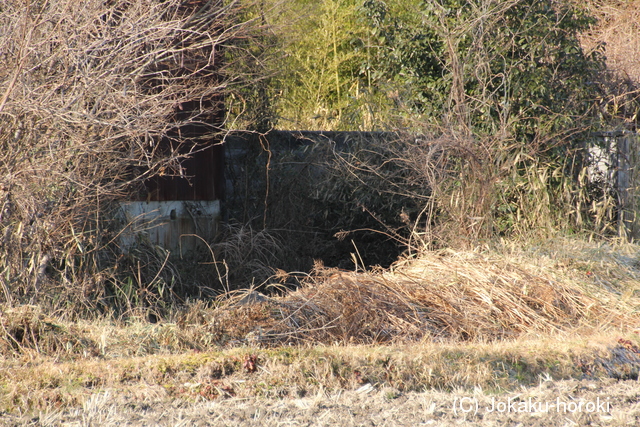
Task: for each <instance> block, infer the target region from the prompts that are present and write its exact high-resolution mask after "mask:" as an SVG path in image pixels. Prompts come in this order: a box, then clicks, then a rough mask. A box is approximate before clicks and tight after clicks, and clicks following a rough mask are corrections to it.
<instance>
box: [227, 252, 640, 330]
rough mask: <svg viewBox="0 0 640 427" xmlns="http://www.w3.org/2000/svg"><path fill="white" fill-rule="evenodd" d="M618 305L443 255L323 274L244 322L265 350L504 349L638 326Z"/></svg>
mask: <svg viewBox="0 0 640 427" xmlns="http://www.w3.org/2000/svg"><path fill="white" fill-rule="evenodd" d="M616 304H617V306H616V305H614V304H613V303H612V301H607V302H603V301H602V300H601V299H599V298H598V297H597V296H595V295H591V294H589V293H588V292H587V291H585V290H584V289H583V288H582V287H580V286H579V285H578V284H576V283H575V282H572V281H570V280H565V279H563V278H560V279H558V278H556V277H554V276H553V275H552V274H550V273H547V272H543V271H537V269H535V268H533V267H531V266H527V265H518V264H516V263H514V262H510V261H508V260H505V259H504V258H498V257H491V256H484V255H481V254H478V253H473V252H465V253H446V252H438V253H425V254H423V255H422V256H420V257H419V258H417V259H413V260H405V261H402V262H399V263H397V264H396V265H395V266H394V268H393V269H392V270H391V271H387V272H382V273H372V272H365V273H355V272H345V271H338V270H335V269H320V270H318V271H317V272H316V275H315V276H312V278H311V279H310V280H308V281H307V282H306V284H305V285H304V286H302V287H301V288H300V289H298V290H297V291H295V292H291V293H289V294H287V295H285V296H283V297H281V298H272V299H270V300H269V301H268V302H264V303H261V304H256V305H255V306H254V307H253V308H245V309H244V310H245V312H244V315H245V318H246V319H249V318H250V317H251V315H250V314H249V312H251V313H253V316H255V315H256V313H261V314H260V315H259V316H258V317H259V320H260V328H261V329H262V330H263V331H264V343H268V342H269V340H270V339H271V340H272V341H275V342H282V341H296V342H324V343H329V342H342V343H350V342H355V343H380V342H394V341H416V340H428V341H430V340H437V341H440V340H449V339H453V340H473V341H494V340H498V339H505V338H517V337H520V336H523V335H555V334H563V333H568V332H571V331H575V330H577V329H580V328H582V329H585V328H586V329H589V328H591V329H595V328H600V329H607V328H615V327H618V328H625V327H631V326H632V325H633V323H634V322H637V320H638V319H637V316H636V315H634V314H632V313H631V310H630V308H629V307H626V306H625V304H623V303H621V302H620V301H618V302H617V303H616ZM625 307H626V308H625ZM234 313H235V315H237V314H239V311H238V310H234ZM248 330H251V328H250V327H249V328H248V329H247V331H248Z"/></svg>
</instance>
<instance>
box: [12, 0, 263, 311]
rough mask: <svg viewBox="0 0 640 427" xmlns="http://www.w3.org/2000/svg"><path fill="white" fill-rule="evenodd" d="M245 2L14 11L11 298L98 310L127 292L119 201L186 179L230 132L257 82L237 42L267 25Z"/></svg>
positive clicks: (67, 5)
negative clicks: (242, 88) (195, 157)
mask: <svg viewBox="0 0 640 427" xmlns="http://www.w3.org/2000/svg"><path fill="white" fill-rule="evenodd" d="M243 7H244V6H242V7H241V5H240V2H238V1H231V2H221V1H195V0H194V1H184V0H169V1H151V2H149V1H141V0H126V1H125V0H122V1H120V0H114V1H108V2H103V1H98V0H95V1H88V2H80V3H79V2H76V1H72V0H65V1H48V0H47V1H41V2H35V1H33V2H29V1H28V2H26V3H25V2H23V1H8V2H4V3H3V5H2V7H1V8H0V52H2V60H1V63H2V64H3V66H2V67H0V81H2V82H3V83H2V86H0V146H1V147H2V153H1V154H0V168H1V170H2V172H1V174H0V189H1V194H0V205H1V211H0V212H1V213H0V215H1V217H0V231H1V234H2V242H1V243H0V247H1V248H0V260H1V264H2V266H3V271H2V279H1V280H2V283H3V290H4V292H3V294H2V296H1V298H3V299H4V300H5V301H8V302H12V301H13V302H15V301H17V300H30V301H37V300H42V301H48V302H49V303H51V304H52V305H53V306H60V305H61V304H67V302H70V301H71V302H70V304H71V305H72V306H75V308H77V309H89V310H90V309H94V308H95V307H96V306H97V305H99V304H98V302H97V301H96V297H99V296H101V295H102V297H104V298H107V299H108V298H113V297H114V295H104V293H105V286H104V285H105V283H106V281H117V280H119V279H118V278H117V273H118V272H117V271H116V270H117V268H114V265H115V264H116V263H115V260H116V258H117V257H118V253H117V250H116V249H115V245H114V243H115V242H117V235H118V233H119V231H120V230H119V229H118V228H117V227H116V225H115V223H113V222H112V221H110V219H111V218H113V213H114V210H115V209H117V208H118V205H117V201H118V200H121V199H123V198H127V197H130V196H131V195H134V197H144V191H145V190H144V185H143V184H142V183H143V181H144V180H148V179H150V178H152V177H155V176H163V175H164V176H181V175H183V174H184V171H183V170H182V169H181V166H180V161H181V159H183V158H185V157H187V156H189V155H191V154H192V153H193V152H195V151H197V150H200V149H201V147H202V144H203V143H204V142H205V141H210V140H211V138H212V137H213V136H214V134H215V133H218V132H220V131H221V129H220V126H222V124H223V120H224V112H223V110H221V104H220V103H221V102H222V100H223V99H224V97H225V95H226V94H228V93H229V92H230V91H231V90H232V88H233V85H234V84H241V83H243V79H245V77H246V76H240V75H236V74H234V75H232V76H230V75H228V74H227V70H228V69H230V68H233V67H234V66H235V65H234V62H233V61H234V58H235V59H239V58H240V57H241V56H242V52H241V51H242V49H243V48H242V46H241V44H238V43H236V42H235V41H236V40H239V39H243V40H247V39H249V38H251V37H252V34H253V31H254V30H253V28H255V25H253V23H252V21H251V20H250V19H249V18H248V17H247V16H248V15H244V16H243V13H244V12H243ZM238 46H239V47H238ZM223 62H224V64H223ZM184 126H193V127H195V129H197V133H198V135H197V136H194V135H181V129H184ZM161 141H168V142H167V143H164V144H161V143H160V142H161ZM185 144H186V145H185ZM167 147H168V148H167ZM154 274H155V273H154ZM152 277H153V276H152ZM104 298H103V299H102V301H106V300H105V299H104ZM65 301H67V302H65Z"/></svg>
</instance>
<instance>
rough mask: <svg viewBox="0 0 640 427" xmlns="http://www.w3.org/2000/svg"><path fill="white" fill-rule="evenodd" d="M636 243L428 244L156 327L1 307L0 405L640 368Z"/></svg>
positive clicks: (173, 398)
mask: <svg viewBox="0 0 640 427" xmlns="http://www.w3.org/2000/svg"><path fill="white" fill-rule="evenodd" d="M639 252H640V251H639V247H638V246H637V245H632V244H617V245H616V244H611V243H609V244H605V243H593V242H592V243H590V242H587V241H583V240H570V239H557V240H550V241H545V242H542V243H540V244H539V245H536V246H527V247H525V248H522V247H521V246H520V245H517V244H515V243H508V242H502V243H501V244H500V245H498V246H497V247H495V248H493V249H489V248H484V249H483V250H480V249H478V250H476V251H465V252H453V251H448V252H447V251H441V252H433V253H425V254H423V255H422V256H421V257H419V258H417V259H412V260H409V259H407V260H404V261H401V262H398V263H397V264H396V265H395V266H394V267H393V268H392V269H390V270H389V271H377V272H347V271H338V270H335V269H325V268H322V267H321V266H317V268H316V272H315V274H314V275H312V276H310V277H309V278H308V279H307V281H306V283H304V284H303V285H302V286H301V287H300V288H299V289H297V290H292V291H285V292H282V294H281V295H280V296H275V295H272V296H263V295H261V294H259V293H257V292H256V291H255V290H254V291H245V292H241V291H235V292H233V293H230V294H227V295H225V296H223V297H221V298H220V299H219V300H218V301H213V302H210V303H208V304H207V303H204V302H201V301H198V302H191V303H188V304H187V305H186V306H185V307H184V308H183V309H182V310H175V311H173V312H172V313H171V314H170V315H169V316H167V317H166V318H164V319H160V321H159V322H158V323H155V324H153V323H149V322H148V321H147V318H146V315H145V314H144V313H143V312H140V315H139V316H135V315H132V316H131V317H130V318H129V320H128V321H127V322H116V321H113V320H102V321H92V322H86V321H78V322H70V321H69V320H67V319H64V318H61V317H54V316H48V315H46V314H45V313H42V312H41V311H40V309H39V308H38V307H35V306H21V307H13V308H12V307H6V306H5V307H2V315H1V316H0V324H1V325H2V329H1V330H0V338H1V340H0V345H1V348H0V354H1V356H0V368H1V369H0V411H8V412H10V413H14V414H15V413H17V412H19V411H23V412H24V411H27V412H28V411H43V413H50V414H53V413H55V412H56V411H61V410H64V409H68V408H77V407H79V406H82V405H83V404H88V403H87V402H89V399H91V396H93V395H96V393H102V392H109V393H112V394H114V395H116V394H117V395H118V396H121V397H122V399H124V400H130V401H132V402H151V401H153V402H157V401H162V402H200V401H203V400H204V401H207V400H212V399H217V398H221V397H237V398H242V397H249V396H262V397H287V396H289V397H300V396H304V395H306V394H308V393H317V392H319V391H321V390H341V389H358V388H360V387H363V386H365V385H367V384H368V385H370V386H371V387H373V388H374V389H379V388H384V387H394V388H395V389H396V390H401V391H412V390H413V391H420V390H424V389H438V390H454V389H467V390H470V389H473V388H474V387H480V388H482V389H483V390H495V391H502V390H513V389H516V388H517V387H519V386H521V385H532V384H537V383H538V382H539V381H541V378H547V379H549V378H551V379H554V380H558V379H567V378H591V379H596V378H603V377H614V378H620V379H634V378H638V373H639V372H640V349H638V347H637V345H636V344H634V342H637V340H638V335H637V334H638V329H637V327H638V324H639V322H638V320H639V319H638V316H637V314H636V311H637V307H638V303H639V302H638V298H637V293H638V292H637V291H638V290H640V282H639V280H638V279H639V278H640V271H639V269H638V253H639ZM281 276H284V273H281ZM280 278H281V279H283V277H280ZM283 344H298V345H283ZM300 344H302V345H300ZM176 404H179V403H176Z"/></svg>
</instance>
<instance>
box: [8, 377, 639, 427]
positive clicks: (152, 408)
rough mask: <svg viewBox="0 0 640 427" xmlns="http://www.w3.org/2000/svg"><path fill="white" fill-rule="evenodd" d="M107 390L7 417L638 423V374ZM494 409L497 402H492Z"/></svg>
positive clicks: (73, 421) (49, 420)
mask: <svg viewBox="0 0 640 427" xmlns="http://www.w3.org/2000/svg"><path fill="white" fill-rule="evenodd" d="M153 391H155V394H156V395H157V400H155V401H154V400H153V399H148V397H149V394H147V396H146V398H145V401H144V402H142V401H136V398H135V396H127V395H122V394H119V393H118V392H117V391H114V392H109V391H105V392H101V393H98V394H94V395H92V396H90V397H89V398H88V399H87V400H86V401H85V402H84V404H83V407H82V408H81V409H77V410H71V411H67V412H52V413H44V414H41V415H40V416H39V417H30V418H25V417H18V416H4V418H2V419H1V424H2V425H7V426H8V425H16V426H18V425H20V426H22V425H24V426H26V425H69V426H90V425H95V426H110V425H121V426H124V425H126V426H154V425H158V426H190V425H195V426H210V425H211V426H224V425H228V426H333V425H340V426H419V425H437V426H458V425H462V424H464V425H471V426H496V427H497V426H505V427H506V426H585V425H592V426H600V425H606V426H632V425H639V424H640V383H639V382H638V381H633V380H628V381H618V380H613V379H611V380H603V381H586V380H584V381H577V380H566V381H545V380H541V383H540V384H539V385H538V386H535V387H530V388H523V389H522V390H521V391H520V392H517V393H509V394H490V393H486V392H484V391H482V390H475V391H474V392H464V391H460V392H452V393H446V392H439V391H426V392H422V393H415V392H411V393H406V394H403V393H400V392H398V391H397V390H395V389H392V388H383V389H380V390H377V389H375V388H373V387H370V386H364V387H363V388H361V389H360V390H358V391H343V392H338V393H336V394H331V395H328V394H325V393H318V394H317V395H315V396H311V397H304V398H299V399H281V400H280V399H269V400H266V399H260V398H248V399H237V398H229V399H217V400H214V401H207V402H193V403H185V402H184V401H182V402H178V401H173V402H171V401H170V400H167V399H164V398H163V397H164V391H163V390H162V389H161V388H159V387H158V389H157V390H149V393H153ZM494 408H495V410H492V409H494Z"/></svg>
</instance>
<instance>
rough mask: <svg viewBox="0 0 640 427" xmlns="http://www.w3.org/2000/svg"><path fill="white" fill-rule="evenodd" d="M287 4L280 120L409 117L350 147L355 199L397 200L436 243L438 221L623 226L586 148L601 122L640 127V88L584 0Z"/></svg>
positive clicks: (504, 229)
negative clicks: (612, 67) (597, 37)
mask: <svg viewBox="0 0 640 427" xmlns="http://www.w3.org/2000/svg"><path fill="white" fill-rule="evenodd" d="M282 7H285V9H284V10H285V11H286V13H283V14H282V15H279V14H280V13H282V9H281V8H282ZM266 10H267V11H269V9H266ZM272 11H276V12H277V13H275V14H274V16H273V17H272V18H268V19H267V20H269V19H271V20H272V22H273V25H274V28H275V30H274V31H276V33H277V34H278V36H279V38H277V39H278V40H279V43H280V45H279V48H278V52H285V53H286V54H285V55H279V56H278V62H277V63H278V70H279V71H280V73H279V74H278V75H277V76H276V77H275V78H274V79H272V80H271V85H270V87H269V90H270V91H271V93H272V104H271V107H272V108H273V116H272V117H273V123H274V124H275V125H276V126H277V127H279V128H285V129H286V128H293V129H301V128H302V129H304V128H307V129H309V128H310V129H325V130H326V129H338V130H393V131H397V132H400V133H405V137H401V138H398V140H397V141H395V142H394V143H393V144H389V143H383V144H382V145H376V143H375V142H372V143H371V144H370V145H369V146H366V147H355V149H354V152H352V153H349V154H345V155H342V156H341V159H339V160H338V161H337V162H338V164H339V165H342V166H344V164H345V162H346V163H347V164H349V165H350V167H348V168H346V169H345V168H344V167H342V168H341V170H343V171H344V173H338V175H337V176H338V178H337V179H338V180H339V181H342V182H343V183H348V182H350V181H352V183H351V186H350V187H349V185H348V184H345V185H347V187H348V188H346V189H345V190H344V191H346V192H348V193H350V194H351V195H352V196H353V197H352V206H351V208H352V209H353V208H355V207H357V206H361V205H363V204H364V205H366V206H367V208H368V209H370V210H371V211H372V212H373V213H376V212H382V211H385V210H386V211H389V210H392V211H395V214H394V215H391V216H389V215H385V216H384V217H385V219H384V220H383V221H382V222H383V223H385V224H386V226H388V227H390V228H391V229H393V230H399V229H400V228H402V227H405V231H407V230H406V225H407V224H410V227H409V228H410V229H411V230H412V232H413V233H412V234H411V236H412V238H415V237H416V235H417V234H416V233H418V235H421V236H426V237H425V239H426V240H425V241H424V242H423V243H426V244H428V245H431V244H432V243H433V242H434V239H435V240H440V238H439V237H437V236H435V235H434V226H437V228H438V231H437V232H436V233H435V234H440V235H447V236H448V237H446V238H445V240H447V241H449V242H450V239H451V238H452V237H462V238H463V240H466V241H469V239H470V241H473V240H474V239H475V238H478V237H490V236H495V235H496V234H500V235H504V234H513V233H520V232H530V231H531V230H539V231H544V232H548V231H552V230H558V229H563V230H565V231H567V230H572V231H577V230H581V229H591V230H597V231H598V232H603V231H604V232H611V231H612V230H613V228H611V227H612V225H613V223H614V222H615V216H616V212H615V211H616V207H615V206H614V205H615V203H613V199H612V196H611V194H609V193H607V190H606V189H604V190H603V189H596V190H595V191H594V189H593V186H589V185H587V183H586V181H585V178H584V177H585V170H586V169H585V168H586V167H587V166H588V164H587V161H588V159H587V157H586V155H585V152H584V151H583V148H584V146H585V144H586V142H587V141H588V140H589V138H590V137H591V135H592V134H593V132H594V131H596V130H611V129H621V128H624V129H634V127H635V126H636V125H637V120H638V115H637V112H638V102H637V98H638V96H637V95H638V93H637V92H633V91H631V92H629V91H630V90H631V89H629V87H628V86H626V87H624V88H622V87H621V86H616V85H615V84H612V76H611V74H610V73H608V72H607V69H606V62H605V59H606V58H605V50H604V49H605V46H603V45H597V44H592V46H591V48H590V49H589V50H585V49H584V48H583V44H584V43H583V41H584V35H585V34H588V33H590V32H592V31H593V29H594V28H595V27H597V25H598V21H597V20H596V18H595V15H593V14H592V13H591V12H590V10H589V9H587V8H586V5H585V4H581V3H577V2H571V1H552V0H544V1H539V0H509V1H502V0H500V1H498V0H436V1H428V2H426V1H418V0H408V1H387V2H385V1H381V0H365V1H347V2H343V1H335V0H323V1H319V2H311V3H310V2H306V1H302V0H301V1H294V2H287V4H286V6H282V5H278V4H276V5H274V6H273V9H272ZM278 16H287V17H290V16H296V17H298V19H297V20H294V21H293V23H292V24H290V25H288V26H287V25H283V22H284V20H279V19H278ZM612 91H614V92H616V94H617V95H613V94H612ZM629 93H631V94H632V95H633V93H635V97H634V96H631V97H629V96H628V95H629ZM622 99H624V100H625V107H626V109H625V110H624V111H623V110H622V109H621V108H619V107H618V106H616V105H614V104H615V102H618V101H612V100H622ZM416 135H421V136H420V137H418V138H416V137H415V136H416ZM372 153H376V154H375V155H372ZM374 159H375V160H374ZM390 165H395V167H396V170H402V171H403V172H402V173H392V174H390V173H389V168H390ZM337 169H340V168H337ZM353 177H356V179H352V178H353ZM578 179H580V180H581V181H580V182H578ZM365 183H366V184H365ZM367 188H368V190H367ZM363 190H364V191H365V192H367V196H363V198H359V197H358V194H361V193H362V192H363ZM375 194H379V196H380V197H379V198H378V199H377V200H375V201H372V197H371V195H375ZM365 199H366V201H367V202H368V204H366V203H363V202H364V201H365ZM373 199H375V197H373ZM389 200H393V204H394V208H393V209H390V206H389V203H388V202H389ZM401 212H409V213H410V215H408V217H409V220H407V216H401V215H400V213H401ZM403 219H404V220H403ZM403 224H404V225H403ZM443 228H444V229H448V231H446V232H443ZM614 228H615V227H614ZM607 230H608V231H607ZM419 240H421V239H419Z"/></svg>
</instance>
